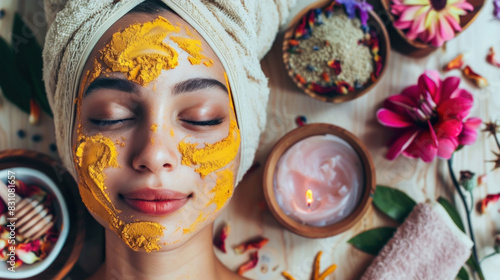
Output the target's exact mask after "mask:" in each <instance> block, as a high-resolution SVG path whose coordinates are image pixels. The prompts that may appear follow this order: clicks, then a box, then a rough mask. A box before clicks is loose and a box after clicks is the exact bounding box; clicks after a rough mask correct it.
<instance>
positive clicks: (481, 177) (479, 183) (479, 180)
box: [477, 174, 488, 187]
mask: <svg viewBox="0 0 500 280" xmlns="http://www.w3.org/2000/svg"><path fill="white" fill-rule="evenodd" d="M487 179H488V176H487V175H486V174H482V175H479V176H477V186H478V187H479V186H482V185H483V184H484V183H486V180H487Z"/></svg>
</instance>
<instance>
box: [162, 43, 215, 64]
mask: <svg viewBox="0 0 500 280" xmlns="http://www.w3.org/2000/svg"><path fill="white" fill-rule="evenodd" d="M170 39H171V40H172V41H174V42H175V43H177V45H178V46H179V48H181V49H183V50H184V51H185V52H187V53H188V54H189V55H190V56H189V57H188V60H189V62H191V64H193V65H195V64H200V63H201V61H202V60H205V61H204V62H203V64H205V66H207V67H211V66H212V65H213V64H214V63H213V60H211V59H208V58H206V57H205V56H204V55H203V54H202V53H201V52H202V51H203V48H202V47H201V41H200V40H197V39H193V38H185V37H178V36H171V37H170Z"/></svg>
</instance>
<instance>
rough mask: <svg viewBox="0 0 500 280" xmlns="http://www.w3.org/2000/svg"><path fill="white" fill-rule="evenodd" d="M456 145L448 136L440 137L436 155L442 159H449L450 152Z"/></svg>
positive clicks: (453, 150)
mask: <svg viewBox="0 0 500 280" xmlns="http://www.w3.org/2000/svg"><path fill="white" fill-rule="evenodd" d="M457 146H458V144H457V143H456V142H455V141H453V140H451V139H448V138H441V139H439V147H438V152H437V156H438V157H440V158H443V159H450V158H451V154H453V152H455V150H456V149H457Z"/></svg>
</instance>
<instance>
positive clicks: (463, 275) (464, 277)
mask: <svg viewBox="0 0 500 280" xmlns="http://www.w3.org/2000/svg"><path fill="white" fill-rule="evenodd" d="M457 279H460V280H469V274H468V273H467V271H466V270H465V268H464V267H462V268H460V270H459V271H458V275H457Z"/></svg>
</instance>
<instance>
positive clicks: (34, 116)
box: [29, 98, 40, 125]
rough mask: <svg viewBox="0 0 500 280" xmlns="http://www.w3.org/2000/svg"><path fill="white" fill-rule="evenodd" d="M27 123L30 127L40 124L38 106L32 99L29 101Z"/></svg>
mask: <svg viewBox="0 0 500 280" xmlns="http://www.w3.org/2000/svg"><path fill="white" fill-rule="evenodd" d="M29 122H30V124H31V125H36V124H38V123H39V122H40V105H38V104H37V103H36V102H35V100H34V99H33V98H31V99H30V117H29Z"/></svg>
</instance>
